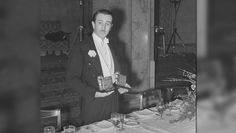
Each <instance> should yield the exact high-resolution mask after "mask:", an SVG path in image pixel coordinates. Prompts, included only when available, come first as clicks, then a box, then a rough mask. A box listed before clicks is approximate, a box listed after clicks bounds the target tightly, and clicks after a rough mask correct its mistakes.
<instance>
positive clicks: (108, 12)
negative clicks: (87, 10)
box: [92, 9, 113, 22]
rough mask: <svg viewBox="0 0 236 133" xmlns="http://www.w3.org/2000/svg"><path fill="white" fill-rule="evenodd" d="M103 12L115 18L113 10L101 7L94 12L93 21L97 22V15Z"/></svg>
mask: <svg viewBox="0 0 236 133" xmlns="http://www.w3.org/2000/svg"><path fill="white" fill-rule="evenodd" d="M99 13H101V14H106V15H111V17H112V18H113V15H112V13H111V11H109V10H107V9H99V10H97V11H96V12H95V13H94V14H93V18H92V21H93V22H95V20H96V17H97V15H98V14H99Z"/></svg>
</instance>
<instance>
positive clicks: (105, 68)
mask: <svg viewBox="0 0 236 133" xmlns="http://www.w3.org/2000/svg"><path fill="white" fill-rule="evenodd" d="M92 37H93V40H94V44H95V47H96V49H97V52H98V56H99V59H100V62H101V67H102V72H103V76H104V77H108V76H112V80H113V82H114V81H115V80H114V71H115V68H114V60H113V57H112V53H111V50H110V48H109V46H108V43H109V40H108V39H107V38H105V39H104V40H102V39H101V38H100V37H98V36H97V35H96V34H95V33H93V34H92Z"/></svg>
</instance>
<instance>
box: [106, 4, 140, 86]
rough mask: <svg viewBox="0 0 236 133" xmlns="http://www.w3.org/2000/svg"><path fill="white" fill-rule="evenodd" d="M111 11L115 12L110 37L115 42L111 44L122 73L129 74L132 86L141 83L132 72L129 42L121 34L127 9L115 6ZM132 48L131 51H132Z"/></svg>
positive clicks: (129, 81) (128, 77) (128, 80)
mask: <svg viewBox="0 0 236 133" xmlns="http://www.w3.org/2000/svg"><path fill="white" fill-rule="evenodd" d="M111 12H112V14H113V27H112V29H111V32H110V34H109V35H108V37H109V38H110V40H112V41H111V42H115V44H111V47H112V48H113V49H114V52H115V55H116V58H117V60H118V62H119V64H120V67H121V73H122V74H125V75H127V82H128V83H129V84H130V85H131V86H132V87H134V86H138V85H140V84H141V80H140V79H138V77H137V74H136V73H134V72H132V68H131V60H130V59H131V57H130V58H129V57H128V56H129V55H128V54H127V51H128V50H127V45H128V44H127V43H126V42H124V41H123V40H122V39H121V38H120V36H119V34H120V30H121V27H122V25H123V24H124V21H125V19H127V18H126V16H125V11H124V10H122V9H119V8H113V9H111ZM130 30H131V29H130ZM131 50H132V49H130V50H129V51H130V52H131ZM131 78H132V79H131Z"/></svg>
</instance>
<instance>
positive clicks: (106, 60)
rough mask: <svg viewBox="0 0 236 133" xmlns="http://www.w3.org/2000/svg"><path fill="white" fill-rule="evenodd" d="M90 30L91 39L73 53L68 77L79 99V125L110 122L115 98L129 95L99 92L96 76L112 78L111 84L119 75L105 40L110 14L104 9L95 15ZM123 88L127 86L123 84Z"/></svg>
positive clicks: (109, 24) (115, 102)
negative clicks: (79, 96) (105, 120)
mask: <svg viewBox="0 0 236 133" xmlns="http://www.w3.org/2000/svg"><path fill="white" fill-rule="evenodd" d="M92 26H93V33H92V36H90V37H89V38H88V39H87V40H85V41H83V42H82V43H81V44H79V45H78V44H76V45H75V46H74V48H73V49H72V51H71V53H70V59H69V66H68V75H67V76H68V77H67V78H68V80H69V81H70V84H71V85H72V88H73V89H75V90H77V91H78V92H79V94H80V95H81V97H82V106H81V119H82V125H87V124H90V123H93V122H96V121H101V120H104V119H109V118H110V115H111V113H112V112H118V102H119V101H118V95H119V94H123V93H125V92H127V91H128V90H127V89H124V88H118V89H117V90H118V91H117V90H116V89H115V90H112V91H109V92H101V91H99V86H98V82H97V77H98V76H103V77H108V76H111V77H112V79H113V80H112V81H113V83H114V82H115V80H114V73H115V72H117V71H120V70H119V66H118V63H117V60H116V58H115V56H114V54H113V53H114V52H113V51H112V49H110V47H109V44H108V43H109V40H108V38H106V36H107V35H108V33H109V32H110V30H111V28H112V26H113V25H112V14H111V12H110V11H109V10H106V9H100V10H98V11H96V12H95V13H94V15H93V20H92ZM126 87H130V86H129V85H128V84H126Z"/></svg>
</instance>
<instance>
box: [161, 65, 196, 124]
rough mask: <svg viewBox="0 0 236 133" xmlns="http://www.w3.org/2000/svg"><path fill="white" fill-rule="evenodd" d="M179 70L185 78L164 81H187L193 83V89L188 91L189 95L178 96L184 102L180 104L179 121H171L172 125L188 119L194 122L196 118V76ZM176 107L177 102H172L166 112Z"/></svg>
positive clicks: (166, 107)
mask: <svg viewBox="0 0 236 133" xmlns="http://www.w3.org/2000/svg"><path fill="white" fill-rule="evenodd" d="M177 69H178V70H180V72H181V76H183V78H168V79H167V80H164V81H170V82H178V81H186V82H190V83H191V87H190V89H189V90H188V94H187V95H184V94H181V95H178V96H177V97H178V98H179V99H181V100H182V102H181V104H179V111H180V116H179V117H178V118H177V119H174V120H170V123H174V122H179V121H184V120H186V119H189V120H192V119H193V118H194V117H195V116H196V74H194V73H191V72H189V71H186V70H184V69H180V68H177ZM174 106H176V103H175V101H173V102H170V103H169V104H168V105H167V106H166V105H165V110H166V109H168V108H170V109H171V108H172V107H174Z"/></svg>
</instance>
